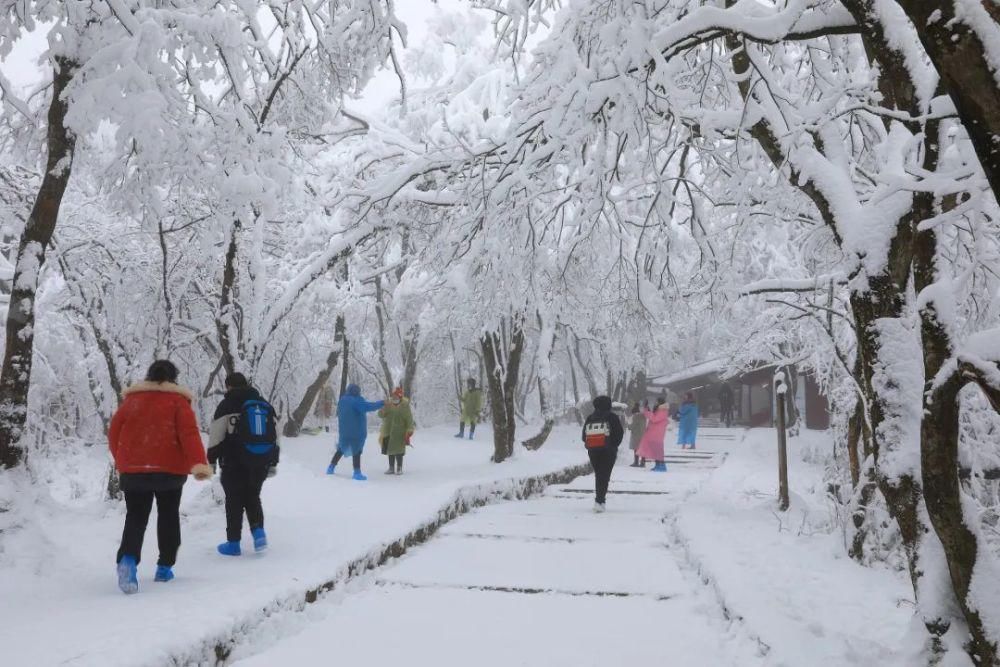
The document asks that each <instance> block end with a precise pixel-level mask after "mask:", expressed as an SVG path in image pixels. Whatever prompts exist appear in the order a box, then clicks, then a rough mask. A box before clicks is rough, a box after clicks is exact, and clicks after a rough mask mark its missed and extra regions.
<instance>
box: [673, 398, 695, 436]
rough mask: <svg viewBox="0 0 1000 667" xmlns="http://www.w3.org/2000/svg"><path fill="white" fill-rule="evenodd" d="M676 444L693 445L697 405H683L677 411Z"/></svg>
mask: <svg viewBox="0 0 1000 667" xmlns="http://www.w3.org/2000/svg"><path fill="white" fill-rule="evenodd" d="M677 415H678V417H679V419H678V426H677V444H678V445H693V444H694V438H695V434H696V433H697V432H698V404H697V403H684V404H682V405H681V408H680V410H678V411H677Z"/></svg>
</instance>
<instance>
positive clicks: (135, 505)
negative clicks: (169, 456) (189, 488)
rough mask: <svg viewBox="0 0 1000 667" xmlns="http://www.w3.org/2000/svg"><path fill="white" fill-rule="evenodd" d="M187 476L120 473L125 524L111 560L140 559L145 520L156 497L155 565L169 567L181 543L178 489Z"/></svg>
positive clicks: (181, 488)
mask: <svg viewBox="0 0 1000 667" xmlns="http://www.w3.org/2000/svg"><path fill="white" fill-rule="evenodd" d="M186 479H187V478H186V477H183V476H181V475H168V474H165V473H148V474H123V475H122V476H121V485H122V491H123V492H124V494H125V528H124V530H122V541H121V545H120V546H119V547H118V556H117V557H116V559H115V561H116V562H118V561H121V559H122V556H132V557H133V558H135V562H136V563H138V562H139V561H140V560H141V559H142V542H143V539H144V538H145V536H146V526H147V525H148V524H149V513H150V511H151V510H152V509H153V500H154V499H155V500H156V543H157V546H158V547H159V549H160V558H159V560H157V561H156V564H157V565H165V566H167V567H172V566H173V564H174V563H176V562H177V550H178V549H180V546H181V516H180V506H181V493H182V492H183V490H184V482H185V480H186Z"/></svg>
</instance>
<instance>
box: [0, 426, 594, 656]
mask: <svg viewBox="0 0 1000 667" xmlns="http://www.w3.org/2000/svg"><path fill="white" fill-rule="evenodd" d="M484 431H485V432H484V433H482V434H481V435H480V437H479V439H477V440H476V441H474V442H469V441H468V440H464V441H462V440H455V439H454V438H452V437H451V435H452V433H453V429H451V428H445V427H440V428H429V429H423V430H421V431H419V432H418V437H417V438H416V439H415V446H414V449H413V450H412V452H411V453H410V454H409V455H408V456H407V457H406V460H407V464H406V465H407V474H406V475H404V476H402V477H395V476H394V477H388V476H385V475H383V474H382V470H383V469H384V466H385V457H383V456H380V455H379V453H378V449H377V448H369V449H367V450H366V452H365V456H364V460H365V467H366V469H367V470H368V472H369V474H370V475H371V477H370V479H369V481H367V482H364V483H360V482H354V481H352V480H351V479H350V470H349V468H350V466H346V468H347V470H345V471H338V474H337V475H336V476H335V477H329V476H327V475H325V474H324V471H325V469H326V465H327V462H328V460H329V457H330V453H331V450H332V448H333V439H334V436H331V435H327V434H323V435H319V436H307V437H301V438H297V439H294V440H288V441H287V442H286V443H284V447H283V450H282V463H281V466H280V471H279V473H278V476H277V477H275V478H274V479H273V480H270V481H269V482H268V483H267V484H265V486H264V506H265V514H266V516H267V519H266V520H267V530H268V535H269V538H270V541H271V549H270V550H269V551H268V552H267V553H266V554H264V555H261V556H257V555H254V554H247V555H244V557H242V558H239V559H226V558H223V557H221V556H219V555H218V554H217V553H216V551H215V545H216V544H218V542H219V541H221V540H222V539H223V537H224V526H225V520H224V516H223V511H222V507H221V506H220V505H219V502H218V501H219V500H221V498H222V495H221V489H220V488H219V487H218V482H217V480H216V481H214V482H212V483H209V482H193V481H192V482H189V483H188V484H187V486H186V488H185V492H184V499H183V501H182V504H181V511H182V526H183V546H182V547H181V553H180V557H179V559H178V562H177V566H176V568H175V571H176V573H177V579H175V580H174V581H172V582H171V583H170V584H155V583H153V581H152V574H153V567H154V564H155V556H156V537H155V519H154V520H153V521H152V522H151V526H150V528H149V530H148V531H147V536H146V547H145V549H144V559H143V562H142V564H141V565H140V572H139V577H140V581H139V586H140V592H139V595H134V596H124V595H122V594H121V593H120V592H119V591H118V589H117V587H116V586H115V580H114V554H115V549H116V547H117V545H118V538H119V536H120V534H121V527H122V519H123V511H124V508H123V507H122V506H121V505H120V504H112V503H105V502H103V501H96V502H86V503H79V504H75V505H70V504H61V503H57V502H56V501H55V500H53V499H50V498H47V497H44V496H43V497H39V498H38V500H37V504H36V506H34V507H32V508H30V511H31V512H32V514H31V515H30V517H29V520H28V521H27V525H28V526H30V527H31V529H30V530H23V531H20V532H19V533H16V534H13V535H6V534H5V535H3V536H0V537H2V541H0V647H3V660H0V663H2V664H3V665H4V667H7V666H8V665H9V666H10V667H22V666H23V667H35V666H40V665H45V666H47V665H74V666H83V667H90V666H95V667H96V666H100V667H137V666H142V667H145V666H147V665H148V666H153V665H157V666H158V665H168V664H174V665H188V664H200V663H208V662H209V661H210V660H211V658H213V657H214V656H215V655H216V654H217V651H219V647H220V646H221V647H223V651H224V650H225V647H226V646H227V645H228V643H229V642H230V641H231V640H232V638H233V637H234V636H238V635H240V634H242V633H250V634H253V635H256V634H257V626H258V625H259V624H261V623H265V622H266V620H265V619H266V617H267V615H269V614H274V615H277V616H281V615H282V614H284V613H285V612H287V611H288V610H295V609H299V608H301V606H302V605H303V604H304V603H303V599H304V598H306V599H307V598H309V596H310V594H309V591H313V590H316V589H317V588H322V587H328V586H332V585H334V584H335V585H336V586H337V587H338V588H339V587H340V586H341V585H342V584H343V583H344V582H345V581H348V580H349V579H350V578H352V577H353V576H354V573H355V572H356V571H358V570H361V571H363V570H364V569H365V567H367V566H368V565H369V564H372V563H377V562H378V561H379V560H380V559H381V558H382V557H383V555H384V553H385V551H386V550H392V549H395V548H396V545H397V544H398V543H399V541H400V540H403V539H404V538H406V537H407V536H409V535H411V533H412V532H413V531H419V530H420V529H421V526H426V525H428V524H429V523H433V522H437V521H441V520H443V517H444V518H446V517H445V515H446V514H448V513H449V512H457V511H460V509H461V508H462V507H464V506H466V505H468V504H470V503H472V504H474V503H477V502H485V501H486V500H490V499H497V498H499V497H503V496H506V495H509V494H512V493H513V494H518V495H519V494H520V493H521V492H523V491H524V490H525V489H524V488H523V486H522V485H523V483H524V482H525V481H526V480H529V479H532V478H535V477H537V476H540V475H546V474H550V473H555V472H558V471H564V470H566V469H567V468H572V467H575V466H580V465H581V464H583V463H584V462H585V461H586V457H585V454H584V453H583V452H582V451H581V449H582V448H581V447H580V446H579V444H578V443H577V438H578V430H577V429H576V428H569V429H559V430H558V431H556V432H555V433H554V434H553V437H552V441H551V442H549V443H547V444H546V446H545V447H544V448H543V449H542V450H539V451H538V452H523V451H522V452H518V456H517V457H516V459H515V460H512V461H509V462H507V463H504V464H503V465H502V466H497V465H495V464H492V463H489V461H488V459H489V455H490V453H491V451H492V442H491V441H490V438H489V435H490V434H489V431H488V430H486V429H484ZM94 455H95V456H97V457H99V465H98V467H97V469H98V470H100V469H101V468H102V467H103V464H104V461H105V460H106V458H105V457H106V450H105V451H96V448H95V451H94ZM100 482H101V479H100V476H99V475H98V476H95V483H96V484H97V486H98V487H99V486H100ZM245 537H246V535H244V538H245ZM247 546H248V545H247V543H246V540H245V541H244V548H246V547H247ZM293 615H294V614H293ZM53 628H56V629H57V631H53Z"/></svg>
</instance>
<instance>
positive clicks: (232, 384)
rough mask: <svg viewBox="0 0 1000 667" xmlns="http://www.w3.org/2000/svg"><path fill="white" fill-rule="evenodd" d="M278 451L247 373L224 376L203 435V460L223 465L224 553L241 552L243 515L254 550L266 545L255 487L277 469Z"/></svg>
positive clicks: (271, 421) (264, 405)
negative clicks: (209, 424) (218, 399)
mask: <svg viewBox="0 0 1000 667" xmlns="http://www.w3.org/2000/svg"><path fill="white" fill-rule="evenodd" d="M280 452H281V447H280V446H279V444H278V429H277V423H276V419H275V415H274V408H272V407H271V404H270V403H268V402H267V401H265V400H264V398H263V397H262V396H261V395H260V393H259V392H258V391H257V390H256V389H254V388H253V387H251V386H250V383H249V382H248V381H247V379H246V376H244V375H243V374H242V373H233V374H232V375H230V376H229V377H227V378H226V395H225V397H223V399H222V402H221V403H219V406H218V407H217V408H216V409H215V417H214V419H213V421H212V427H211V428H210V429H209V439H208V460H209V462H210V463H211V464H212V466H213V467H214V466H215V465H216V464H217V463H218V464H221V465H222V489H223V490H224V491H225V492H226V541H225V542H223V543H222V544H220V545H219V546H218V551H219V553H220V554H222V555H223V556H239V555H240V553H241V551H240V537H241V535H242V532H243V514H244V513H245V514H246V517H247V525H249V526H250V535H251V536H252V537H253V548H254V551H264V550H265V549H267V534H266V533H265V532H264V508H263V506H262V505H261V502H260V491H261V489H262V488H263V486H264V480H265V479H267V478H268V477H273V476H274V475H275V474H276V473H277V470H278V469H277V466H278V459H279V457H280Z"/></svg>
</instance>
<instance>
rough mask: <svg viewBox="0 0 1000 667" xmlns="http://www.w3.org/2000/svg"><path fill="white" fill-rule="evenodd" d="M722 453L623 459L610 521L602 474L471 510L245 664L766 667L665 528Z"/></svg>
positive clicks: (611, 500)
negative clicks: (599, 499)
mask: <svg viewBox="0 0 1000 667" xmlns="http://www.w3.org/2000/svg"><path fill="white" fill-rule="evenodd" d="M725 435H726V434H724V433H723V434H722V436H725ZM707 440H710V439H707ZM705 446H707V447H711V446H712V445H711V443H710V442H706V445H705ZM626 456H628V459H629V460H626ZM722 456H723V454H721V453H716V452H713V451H700V450H698V451H688V452H679V451H676V450H675V451H671V452H670V456H669V457H668V458H667V465H668V468H669V472H667V473H666V474H660V473H653V472H650V471H649V469H648V468H647V469H645V470H641V469H638V468H631V467H629V466H628V463H629V462H630V459H631V456H630V453H629V452H627V451H624V450H623V451H622V452H621V458H620V460H619V463H618V466H616V468H615V472H614V475H613V477H612V482H611V492H610V494H609V496H608V502H607V506H608V511H607V512H606V513H604V514H594V513H593V512H592V506H593V495H592V485H593V478H592V477H585V478H580V479H577V480H576V481H575V482H574V483H572V484H570V485H567V486H559V487H550V488H549V489H548V490H547V492H546V493H545V495H544V496H542V497H539V498H537V499H533V500H528V501H522V502H508V503H502V504H497V505H490V506H487V507H484V508H482V509H479V510H476V511H474V512H471V513H470V514H468V515H466V516H464V517H462V518H459V519H458V520H456V521H454V522H452V523H450V524H448V525H447V526H445V527H444V528H443V529H442V530H441V531H440V532H439V533H438V535H437V536H436V537H435V538H434V539H432V540H431V541H429V542H428V543H427V544H425V545H424V546H421V547H419V548H416V549H414V550H412V551H411V552H410V553H409V554H408V555H406V556H404V557H403V558H401V559H399V560H398V561H396V562H395V563H394V564H393V565H391V566H387V567H385V568H383V569H381V570H378V571H376V572H375V573H374V575H373V576H372V577H371V578H370V579H369V581H368V583H367V584H365V585H363V586H361V587H360V590H357V591H354V592H348V593H346V594H343V595H341V596H339V598H340V599H336V600H331V601H329V602H321V603H319V604H317V605H315V607H319V608H320V609H319V610H318V611H317V612H316V613H315V614H313V616H314V620H312V621H311V622H310V623H309V624H307V625H306V626H305V627H304V628H301V631H299V632H297V633H296V634H294V635H292V636H289V637H287V638H285V639H282V640H280V641H277V642H276V643H273V644H272V645H270V646H269V647H266V648H263V650H262V651H261V652H259V653H257V654H256V655H253V656H252V657H249V658H247V659H246V660H244V661H243V662H240V663H238V664H240V665H278V664H320V662H318V661H322V660H325V659H329V660H330V661H337V662H341V661H346V663H347V664H359V665H362V664H363V665H373V666H380V665H386V666H390V665H392V666H395V665H399V664H404V663H408V664H415V665H431V664H433V665H435V667H450V666H453V665H454V666H455V667H458V666H462V667H465V666H467V665H469V664H475V665H477V667H483V666H493V665H496V666H498V667H499V666H501V665H502V666H503V667H510V666H511V665H567V666H569V665H574V666H583V665H595V666H596V665H654V664H664V665H666V664H670V665H712V666H724V665H734V666H735V665H739V666H740V667H749V666H752V665H756V664H758V663H759V662H760V660H761V658H760V657H759V656H758V655H757V653H756V650H755V648H754V646H753V645H752V643H750V642H748V641H746V640H745V639H744V638H743V637H742V635H741V634H740V629H739V627H738V625H737V626H734V624H733V623H731V622H729V621H727V620H726V619H725V617H724V615H723V613H722V610H721V609H720V607H719V605H718V604H717V602H716V600H715V597H714V594H713V593H712V592H711V591H710V590H708V589H707V587H705V586H704V585H703V584H702V583H701V581H700V580H699V579H698V578H697V576H696V575H695V574H694V573H693V572H691V571H689V570H687V569H686V568H685V565H684V561H683V556H682V555H681V554H680V553H678V552H677V550H676V549H674V548H672V547H671V545H670V544H669V537H668V536H669V531H668V529H667V526H666V525H665V524H664V519H665V517H666V516H668V515H669V514H670V512H671V510H672V508H674V507H676V505H677V503H678V502H681V501H682V500H683V498H684V497H685V496H686V495H687V494H688V493H690V492H692V491H693V490H694V489H695V488H696V486H697V485H698V484H699V483H700V481H701V480H703V479H704V477H705V475H707V474H708V473H709V472H710V471H711V469H712V468H714V467H716V466H717V465H719V463H720V461H721V458H722ZM311 613H312V612H311Z"/></svg>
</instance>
